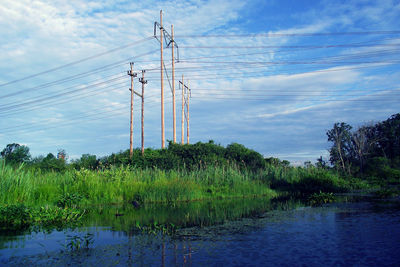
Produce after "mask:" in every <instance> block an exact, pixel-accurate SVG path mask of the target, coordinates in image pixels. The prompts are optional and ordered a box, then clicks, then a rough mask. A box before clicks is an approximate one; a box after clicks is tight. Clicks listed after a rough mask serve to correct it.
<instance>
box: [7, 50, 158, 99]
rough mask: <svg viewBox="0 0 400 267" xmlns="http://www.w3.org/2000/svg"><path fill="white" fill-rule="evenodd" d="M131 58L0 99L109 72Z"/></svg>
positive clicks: (147, 53) (144, 54)
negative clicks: (89, 75)
mask: <svg viewBox="0 0 400 267" xmlns="http://www.w3.org/2000/svg"><path fill="white" fill-rule="evenodd" d="M155 51H157V50H152V51H149V52H146V53H143V54H139V55H137V56H135V58H139V57H143V56H146V55H149V54H152V53H154V52H155ZM132 58H133V57H129V58H127V59H124V60H120V61H117V62H114V63H111V64H108V65H104V66H101V67H98V68H95V69H92V70H89V71H85V72H81V73H78V74H74V75H72V76H68V77H65V78H62V79H59V80H56V81H52V82H47V83H44V84H40V85H37V86H34V87H31V88H28V89H22V90H19V91H17V92H13V93H9V94H6V95H2V96H0V99H1V98H7V97H10V96H15V95H18V94H22V93H27V92H32V91H36V90H39V89H43V88H48V87H51V86H55V85H58V84H62V83H65V82H70V81H73V80H77V79H80V78H82V77H85V76H86V75H88V74H91V75H93V74H96V73H99V72H102V71H105V70H109V69H110V68H114V67H118V66H121V65H125V64H126V63H127V61H128V60H129V59H132Z"/></svg>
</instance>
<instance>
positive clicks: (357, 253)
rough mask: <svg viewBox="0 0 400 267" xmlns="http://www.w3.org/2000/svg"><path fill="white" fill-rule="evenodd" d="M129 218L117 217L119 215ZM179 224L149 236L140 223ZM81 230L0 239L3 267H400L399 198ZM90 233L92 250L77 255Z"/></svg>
mask: <svg viewBox="0 0 400 267" xmlns="http://www.w3.org/2000/svg"><path fill="white" fill-rule="evenodd" d="M116 213H118V214H124V215H123V216H115V214H116ZM155 223H156V224H157V225H159V224H165V223H173V224H174V225H177V226H179V227H180V229H178V230H177V231H176V232H174V233H172V234H171V233H170V234H162V233H161V232H156V233H155V234H154V233H151V234H149V233H148V232H146V231H138V229H137V227H136V226H137V225H138V224H140V225H154V224H155ZM83 224H84V225H83V226H82V227H80V228H77V229H75V230H74V231H71V230H63V231H51V232H50V233H44V232H39V233H25V234H20V235H8V236H5V235H4V234H3V235H2V236H0V265H1V266H68V265H69V266H400V204H399V200H387V201H382V200H381V201H377V200H372V199H362V200H359V201H357V202H353V201H348V202H340V203H335V204H329V205H326V206H323V207H307V206H305V205H304V204H302V203H301V202H300V201H292V200H290V201H288V200H286V201H269V200H261V199H255V200H235V201H219V202H209V203H207V202H198V203H191V204H182V205H179V206H175V207H171V206H161V207H160V206H148V207H144V208H142V209H140V210H135V209H133V208H131V207H108V208H104V207H103V208H101V209H96V210H95V211H92V212H91V214H90V215H89V216H88V217H87V218H86V221H85V222H84V223H83ZM87 233H90V236H91V241H90V242H89V243H90V244H89V248H80V249H70V248H69V247H68V244H69V243H70V241H71V238H73V237H74V236H75V237H81V238H82V240H83V239H84V236H85V235H86V234H87Z"/></svg>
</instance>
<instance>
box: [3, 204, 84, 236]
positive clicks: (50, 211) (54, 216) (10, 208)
mask: <svg viewBox="0 0 400 267" xmlns="http://www.w3.org/2000/svg"><path fill="white" fill-rule="evenodd" d="M83 214H84V211H81V210H77V209H67V208H65V209H63V208H58V207H50V206H42V207H38V208H31V207H29V208H28V207H26V206H25V205H23V204H12V205H5V206H0V230H23V229H27V228H29V227H31V226H36V227H41V228H46V229H49V228H52V227H62V226H65V225H68V224H70V223H73V222H77V221H79V220H80V219H81V217H82V216H83Z"/></svg>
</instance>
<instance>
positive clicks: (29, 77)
mask: <svg viewBox="0 0 400 267" xmlns="http://www.w3.org/2000/svg"><path fill="white" fill-rule="evenodd" d="M152 39H153V37H147V38H144V39H141V40H139V41H136V42H132V43H129V44H126V45H123V46H120V47H116V48H113V49H110V50H107V51H105V52H102V53H99V54H95V55H93V56H90V57H86V58H82V59H79V60H76V61H73V62H70V63H67V64H64V65H61V66H58V67H55V68H51V69H48V70H45V71H42V72H38V73H35V74H32V75H29V76H25V77H23V78H19V79H16V80H13V81H9V82H6V83H3V84H0V87H3V86H6V85H10V84H13V83H17V82H20V81H24V80H27V79H31V78H34V77H37V76H40V75H43V74H47V73H50V72H54V71H56V70H60V69H63V68H66V67H70V66H73V65H76V64H79V63H82V62H85V61H88V60H91V59H94V58H97V57H100V56H104V55H106V54H110V53H113V52H115V51H118V50H121V49H125V48H127V47H130V46H133V45H137V44H140V43H143V42H145V41H149V40H152Z"/></svg>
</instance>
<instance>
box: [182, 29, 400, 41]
mask: <svg viewBox="0 0 400 267" xmlns="http://www.w3.org/2000/svg"><path fill="white" fill-rule="evenodd" d="M393 34H400V31H397V30H393V31H363V32H361V31H358V32H314V33H245V34H207V35H177V36H176V37H178V38H182V39H183V38H215V37H224V38H230V37H287V36H338V35H393Z"/></svg>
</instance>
